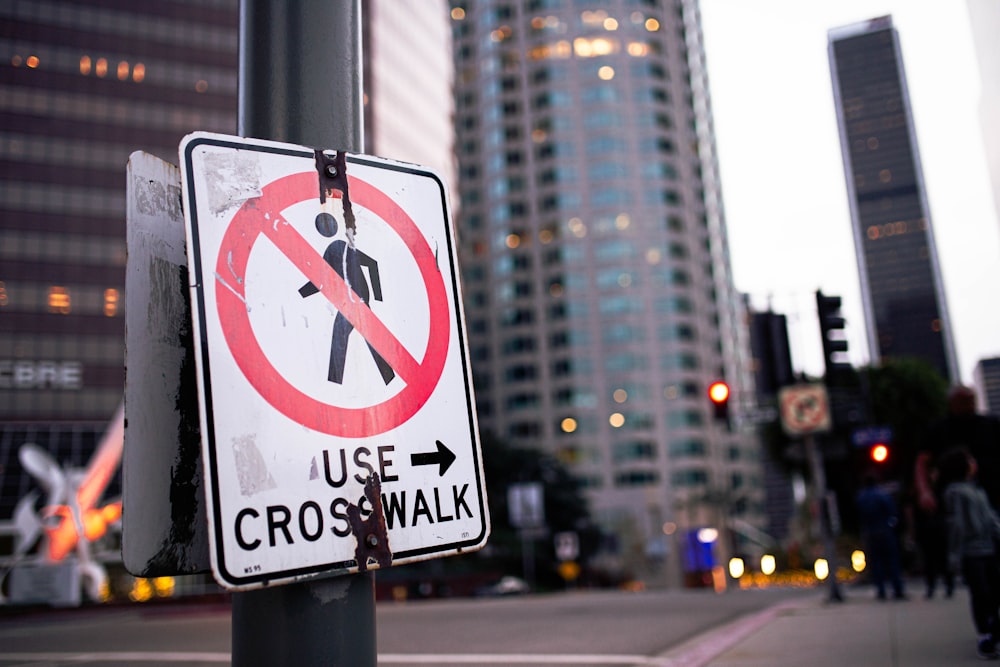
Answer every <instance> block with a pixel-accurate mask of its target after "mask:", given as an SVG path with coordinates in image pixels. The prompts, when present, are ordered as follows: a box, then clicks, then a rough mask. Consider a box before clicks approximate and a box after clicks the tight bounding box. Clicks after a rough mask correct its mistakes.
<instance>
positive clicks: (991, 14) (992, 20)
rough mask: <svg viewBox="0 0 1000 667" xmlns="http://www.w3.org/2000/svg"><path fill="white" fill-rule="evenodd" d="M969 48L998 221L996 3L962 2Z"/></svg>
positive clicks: (999, 9)
mask: <svg viewBox="0 0 1000 667" xmlns="http://www.w3.org/2000/svg"><path fill="white" fill-rule="evenodd" d="M966 4H967V5H968V9H969V26H970V27H971V28H972V45H973V46H974V47H975V49H976V61H977V63H978V64H979V80H980V84H981V88H980V100H979V122H980V124H981V125H982V129H983V151H984V152H985V153H986V162H987V164H989V169H990V181H991V183H992V184H993V204H994V206H995V207H996V211H997V220H998V221H1000V123H997V120H996V119H997V116H998V115H1000V51H998V50H997V48H996V34H997V32H998V31H1000V3H996V2H993V0H966Z"/></svg>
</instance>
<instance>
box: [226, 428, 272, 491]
mask: <svg viewBox="0 0 1000 667" xmlns="http://www.w3.org/2000/svg"><path fill="white" fill-rule="evenodd" d="M233 457H234V458H235V460H236V474H237V476H238V477H239V481H240V493H242V494H243V495H244V496H247V497H249V496H252V495H254V494H256V493H260V492H261V491H267V490H268V489H273V488H274V487H275V483H274V478H273V477H271V473H269V472H268V471H267V464H266V463H265V462H264V457H263V456H261V454H260V450H259V449H257V443H256V441H255V438H254V436H252V435H244V436H242V437H239V438H233Z"/></svg>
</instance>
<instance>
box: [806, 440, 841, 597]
mask: <svg viewBox="0 0 1000 667" xmlns="http://www.w3.org/2000/svg"><path fill="white" fill-rule="evenodd" d="M805 449H806V457H807V458H808V459H809V468H810V472H812V478H813V489H814V491H813V492H814V493H815V494H816V502H817V503H819V509H820V512H819V524H820V533H821V534H822V536H823V550H824V551H825V552H826V562H827V564H828V565H829V566H830V575H829V577H828V578H827V581H828V582H829V586H830V597H829V600H830V601H831V602H841V601H843V599H844V596H843V595H842V594H841V592H840V583H839V582H838V581H837V546H836V544H835V543H834V539H833V528H832V527H831V526H830V521H829V518H828V513H827V512H826V511H825V510H826V508H825V505H826V502H827V497H826V470H825V469H824V468H823V455H822V454H820V451H819V447H817V446H816V436H815V435H813V434H812V433H809V434H807V435H806V436H805Z"/></svg>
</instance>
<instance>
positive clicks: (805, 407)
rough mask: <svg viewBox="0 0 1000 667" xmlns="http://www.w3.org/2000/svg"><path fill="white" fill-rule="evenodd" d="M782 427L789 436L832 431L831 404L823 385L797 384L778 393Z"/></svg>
mask: <svg viewBox="0 0 1000 667" xmlns="http://www.w3.org/2000/svg"><path fill="white" fill-rule="evenodd" d="M778 404H779V406H778V407H779V410H780V412H781V426H782V428H783V429H784V430H785V433H787V434H788V435H792V436H795V435H809V434H811V433H824V432H826V431H829V430H830V426H831V423H830V402H829V400H828V399H827V394H826V387H824V386H823V385H821V384H796V385H791V386H788V387H785V388H784V389H782V390H781V391H779V392H778Z"/></svg>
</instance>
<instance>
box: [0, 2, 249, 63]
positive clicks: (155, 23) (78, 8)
mask: <svg viewBox="0 0 1000 667" xmlns="http://www.w3.org/2000/svg"><path fill="white" fill-rule="evenodd" d="M199 4H204V3H199ZM216 4H218V5H219V6H220V7H222V8H231V9H235V7H234V3H233V2H231V1H229V2H217V3H216ZM0 18H5V19H19V20H23V21H31V22H34V23H40V24H42V25H49V26H53V27H59V28H70V29H74V30H87V31H91V32H97V33H103V34H107V35H108V36H109V37H111V36H115V37H130V38H139V39H144V40H149V41H156V42H163V43H165V44H171V45H174V46H177V47H180V48H199V49H213V50H218V51H224V52H228V53H236V51H237V48H238V46H239V33H238V32H237V29H236V26H235V23H234V25H233V26H232V27H218V26H213V25H210V24H208V23H205V22H204V21H177V20H174V19H171V18H167V17H165V16H142V15H140V14H138V13H135V12H117V11H114V10H111V9H100V8H97V7H92V6H91V7H88V6H83V5H78V4H75V3H67V2H49V1H46V0H32V1H31V2H12V3H0Z"/></svg>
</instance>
